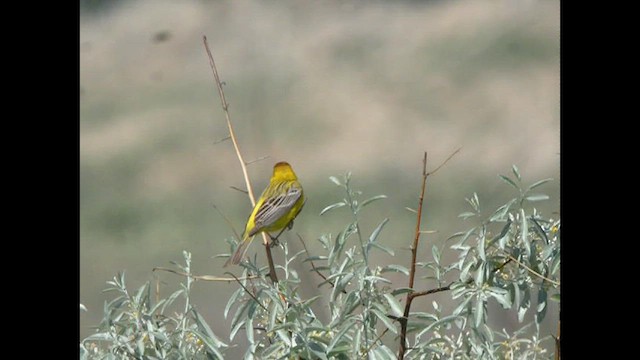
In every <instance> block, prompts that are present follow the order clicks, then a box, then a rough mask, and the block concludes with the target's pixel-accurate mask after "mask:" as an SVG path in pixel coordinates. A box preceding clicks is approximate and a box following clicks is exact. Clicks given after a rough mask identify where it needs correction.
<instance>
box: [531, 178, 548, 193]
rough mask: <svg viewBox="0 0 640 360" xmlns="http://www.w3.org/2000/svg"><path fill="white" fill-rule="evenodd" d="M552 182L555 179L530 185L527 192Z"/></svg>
mask: <svg viewBox="0 0 640 360" xmlns="http://www.w3.org/2000/svg"><path fill="white" fill-rule="evenodd" d="M551 180H553V179H552V178H547V179H544V180H540V181H536V182H534V183H533V184H531V185H529V187H528V188H527V191H529V190H533V189H535V188H537V187H538V186H540V185H542V184H546V183H548V182H549V181H551Z"/></svg>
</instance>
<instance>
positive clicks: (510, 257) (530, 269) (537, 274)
mask: <svg viewBox="0 0 640 360" xmlns="http://www.w3.org/2000/svg"><path fill="white" fill-rule="evenodd" d="M506 255H507V257H508V258H509V260H512V261H515V262H516V263H517V264H518V265H520V266H522V267H523V268H525V269H527V271H528V272H530V273H532V274H533V275H535V276H537V277H539V278H540V279H542V280H546V281H548V282H550V283H552V284H553V285H556V286H560V282H558V281H555V280H552V279H549V278H548V277H546V276H544V275H542V274H540V273H539V272H537V271H535V270H533V269H532V268H530V267H528V266H527V265H525V264H523V263H521V262H520V261H518V259H516V258H514V257H513V256H511V255H510V254H506Z"/></svg>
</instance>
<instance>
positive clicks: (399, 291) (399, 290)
mask: <svg viewBox="0 0 640 360" xmlns="http://www.w3.org/2000/svg"><path fill="white" fill-rule="evenodd" d="M410 292H413V289H412V288H408V287H400V288H397V289H395V290H393V291H392V292H391V295H394V296H396V295H400V294H406V293H410Z"/></svg>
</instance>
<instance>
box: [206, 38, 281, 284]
mask: <svg viewBox="0 0 640 360" xmlns="http://www.w3.org/2000/svg"><path fill="white" fill-rule="evenodd" d="M202 42H203V43H204V47H205V50H206V51H207V56H208V57H209V65H210V66H211V70H212V71H213V77H214V79H215V83H216V86H217V87H218V94H219V95H220V102H221V103H222V110H224V115H225V118H226V120H227V127H228V128H229V136H230V137H231V141H232V142H233V147H234V149H235V151H236V155H237V156H238V160H239V161H240V167H241V168H242V174H243V176H244V181H245V183H246V185H247V194H248V195H249V200H251V206H252V207H253V206H255V205H256V199H255V197H254V196H253V189H252V188H251V181H250V180H249V173H248V171H247V163H246V162H245V161H244V158H243V157H242V153H241V152H240V147H239V146H238V140H237V138H236V135H235V132H234V131H233V126H232V125H231V117H230V115H229V104H228V103H227V99H226V98H225V96H224V90H222V82H221V81H220V77H219V76H218V69H217V68H216V63H215V61H214V60H213V55H211V50H210V49H209V43H208V42H207V37H206V36H205V35H203V36H202ZM262 241H263V243H264V244H265V245H266V248H267V261H268V262H269V268H270V269H271V271H270V272H269V277H270V278H271V282H273V283H276V282H278V276H277V275H276V272H275V266H274V264H273V257H272V256H271V249H270V248H269V246H268V245H269V239H268V237H267V234H265V233H264V232H263V233H262Z"/></svg>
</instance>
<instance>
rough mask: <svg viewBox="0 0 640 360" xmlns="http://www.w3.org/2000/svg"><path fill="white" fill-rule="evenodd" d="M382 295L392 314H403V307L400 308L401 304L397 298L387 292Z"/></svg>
mask: <svg viewBox="0 0 640 360" xmlns="http://www.w3.org/2000/svg"><path fill="white" fill-rule="evenodd" d="M384 297H385V299H387V303H389V306H390V307H391V312H392V313H393V315H395V316H398V317H400V316H402V315H403V314H404V309H403V308H402V305H400V302H399V301H398V299H396V298H395V297H394V296H393V295H391V294H389V293H387V294H384Z"/></svg>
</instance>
